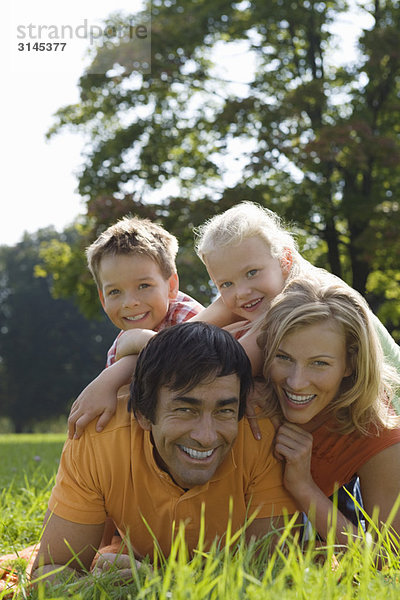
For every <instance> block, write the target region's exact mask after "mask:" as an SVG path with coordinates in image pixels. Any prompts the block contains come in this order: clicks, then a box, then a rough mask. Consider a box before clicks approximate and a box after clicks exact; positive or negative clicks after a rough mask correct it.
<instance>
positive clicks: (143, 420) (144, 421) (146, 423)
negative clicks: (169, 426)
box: [136, 412, 151, 431]
mask: <svg viewBox="0 0 400 600" xmlns="http://www.w3.org/2000/svg"><path fill="white" fill-rule="evenodd" d="M136 421H137V422H138V423H139V425H140V427H141V428H142V429H144V430H145V431H151V421H150V419H148V418H147V417H144V416H143V415H142V413H140V412H138V413H137V415H136Z"/></svg>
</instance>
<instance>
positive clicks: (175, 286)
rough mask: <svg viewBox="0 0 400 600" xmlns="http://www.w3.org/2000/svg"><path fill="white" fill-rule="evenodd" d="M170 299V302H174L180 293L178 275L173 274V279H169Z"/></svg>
mask: <svg viewBox="0 0 400 600" xmlns="http://www.w3.org/2000/svg"><path fill="white" fill-rule="evenodd" d="M168 286H169V290H168V298H169V299H170V300H174V298H176V297H177V295H178V292H179V277H178V273H172V275H171V277H170V278H169V279H168Z"/></svg>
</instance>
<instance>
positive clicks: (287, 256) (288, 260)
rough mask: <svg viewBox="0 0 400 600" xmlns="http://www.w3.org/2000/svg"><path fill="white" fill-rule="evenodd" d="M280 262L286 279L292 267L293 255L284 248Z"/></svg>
mask: <svg viewBox="0 0 400 600" xmlns="http://www.w3.org/2000/svg"><path fill="white" fill-rule="evenodd" d="M280 262H281V269H282V273H283V274H284V276H285V278H286V277H287V276H288V275H289V273H290V271H291V268H292V266H293V254H292V251H291V249H290V248H284V250H283V254H282V257H281V259H280Z"/></svg>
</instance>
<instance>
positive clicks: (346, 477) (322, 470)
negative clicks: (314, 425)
mask: <svg viewBox="0 0 400 600" xmlns="http://www.w3.org/2000/svg"><path fill="white" fill-rule="evenodd" d="M333 428H334V421H333V420H330V421H328V422H326V423H324V424H323V425H321V427H319V428H318V429H316V430H315V431H313V433H312V436H313V440H314V441H313V449H312V457H311V474H312V477H313V479H314V481H315V483H316V484H317V485H318V487H319V488H320V489H321V490H322V491H323V492H324V494H326V495H327V496H331V495H332V494H333V492H334V490H335V487H341V486H343V485H345V484H346V483H348V482H349V481H350V480H351V479H352V478H353V477H354V476H355V475H357V470H358V469H359V468H360V467H361V466H362V465H363V464H364V463H366V462H367V461H368V460H369V459H370V458H372V457H373V456H375V455H376V454H378V453H379V452H381V451H382V450H384V449H385V448H388V447H389V446H393V444H398V443H400V428H398V429H383V430H381V431H380V435H379V436H377V435H371V436H365V435H364V436H363V435H360V434H359V433H358V432H353V433H349V434H346V435H342V434H340V433H337V432H335V431H333Z"/></svg>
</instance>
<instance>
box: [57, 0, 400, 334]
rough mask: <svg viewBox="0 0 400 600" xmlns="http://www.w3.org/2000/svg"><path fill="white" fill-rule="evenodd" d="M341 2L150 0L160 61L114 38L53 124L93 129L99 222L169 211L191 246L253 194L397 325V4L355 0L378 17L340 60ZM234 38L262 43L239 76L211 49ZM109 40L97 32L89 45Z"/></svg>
mask: <svg viewBox="0 0 400 600" xmlns="http://www.w3.org/2000/svg"><path fill="white" fill-rule="evenodd" d="M149 7H150V3H149V5H148V9H149V10H150V8H149ZM346 10H347V4H346V2H345V1H339V2H337V1H333V0H327V1H324V2H319V1H318V2H317V1H315V0H304V1H301V2H294V1H293V0H271V1H270V2H268V3H265V2H264V3H262V2H252V1H250V0H246V1H245V2H240V3H237V2H229V1H227V0H217V1H216V2H215V1H213V2H211V0H196V2H195V1H194V0H172V1H171V0H165V1H162V0H156V1H155V2H153V12H152V59H151V74H140V73H132V71H131V69H130V68H128V66H127V62H126V53H123V56H122V53H121V57H120V58H118V51H117V50H118V47H119V46H118V39H115V40H114V42H113V49H112V53H113V54H112V57H113V61H114V63H113V68H112V69H109V70H108V71H106V72H105V73H103V74H100V75H93V74H91V73H90V69H88V71H87V72H85V73H84V74H83V75H82V77H81V79H80V82H79V85H80V90H81V101H80V102H79V103H78V104H76V105H72V106H67V107H64V108H62V109H60V110H59V111H58V113H57V115H56V121H55V124H54V127H53V128H52V130H51V131H50V132H49V135H52V134H54V133H56V132H58V131H60V130H61V129H62V128H63V127H67V126H68V127H72V129H74V128H77V127H79V128H80V130H81V129H82V128H84V129H86V131H87V132H88V135H89V138H90V141H91V145H90V148H89V150H88V151H87V153H86V155H85V162H84V165H83V167H82V172H81V174H80V177H79V191H80V193H81V194H82V196H83V197H84V198H86V200H87V218H88V223H91V225H90V230H91V234H92V237H94V236H95V234H96V233H97V232H98V231H99V227H100V228H101V227H103V226H104V225H106V224H108V222H109V220H110V221H111V220H114V219H115V215H118V214H119V213H120V212H121V208H123V211H124V212H129V211H131V212H134V213H137V214H139V215H140V214H142V215H144V216H147V215H151V216H152V217H153V218H156V219H158V220H160V221H161V222H163V223H164V224H165V225H166V226H167V228H169V229H170V230H171V231H172V232H173V233H175V234H177V235H178V237H179V238H180V240H181V243H182V246H183V248H184V250H183V252H182V255H181V256H182V258H185V259H186V260H188V256H189V247H190V246H191V245H192V240H191V230H192V228H193V226H196V225H197V224H199V223H200V222H201V221H203V220H204V219H205V218H206V217H208V216H212V215H213V214H214V213H215V212H217V211H218V212H219V211H222V210H225V209H226V208H228V207H229V206H232V205H233V204H235V203H237V202H239V201H241V200H243V199H248V200H253V201H257V202H259V203H261V204H263V205H265V206H267V207H269V208H271V209H273V210H275V211H276V212H278V213H279V214H281V215H282V216H283V217H285V218H286V219H287V220H288V221H290V222H294V223H295V224H296V226H297V228H298V229H299V232H300V233H301V235H302V236H303V239H305V240H306V242H307V244H306V252H307V248H308V247H309V248H310V252H312V254H313V258H315V260H316V262H317V264H319V265H320V266H324V267H327V268H328V269H329V270H331V271H332V272H333V273H335V274H337V275H339V276H340V277H342V278H344V279H345V280H346V281H348V282H349V283H350V284H351V285H352V286H353V287H354V288H356V289H357V290H359V291H360V292H361V293H362V294H364V295H366V296H367V298H368V300H369V301H370V303H371V304H372V306H373V308H374V309H375V310H377V311H379V309H381V312H382V314H384V316H385V319H386V320H387V321H388V324H389V325H391V326H393V325H399V324H400V291H399V289H400V286H398V285H397V286H396V285H394V284H392V285H390V282H392V281H393V280H394V281H395V282H398V281H399V277H400V275H399V271H398V257H399V253H400V241H399V236H398V235H396V231H398V230H399V226H400V210H399V202H398V194H399V182H400V125H399V122H398V118H397V115H398V114H399V110H400V5H399V2H398V1H397V0H392V1H390V0H375V1H374V2H366V1H359V2H358V3H357V10H358V11H360V12H361V13H364V14H368V15H370V17H371V21H372V23H373V25H372V26H371V28H370V29H369V30H365V31H362V34H361V36H360V39H359V56H358V58H357V59H356V60H354V61H353V62H352V63H346V64H344V65H335V64H334V62H333V61H332V58H331V57H332V54H331V52H332V47H333V44H334V42H335V39H334V36H333V35H332V33H331V25H332V23H333V22H334V20H335V19H336V18H337V17H338V16H339V15H340V14H341V13H343V12H345V11H346ZM118 18H119V17H118V16H116V15H114V16H113V17H112V18H111V20H110V23H111V22H112V23H116V22H118ZM138 18H139V19H140V16H139V17H138ZM228 45H231V46H232V47H233V48H234V49H236V50H237V49H238V48H243V47H244V48H245V51H246V52H247V54H248V56H249V57H253V59H254V64H255V68H254V70H253V71H250V72H249V82H248V84H247V85H245V86H241V87H240V88H238V86H237V85H234V82H232V81H227V80H226V79H225V80H224V78H223V77H222V76H221V74H220V71H218V69H217V67H216V64H215V62H216V60H217V59H216V57H217V56H218V54H217V53H216V50H217V49H219V50H221V48H223V47H226V46H228ZM107 55H108V56H109V55H110V47H109V46H106V45H104V46H98V47H97V48H96V54H95V56H94V60H95V61H100V60H103V63H104V64H105V63H107V60H106V58H107ZM238 142H240V144H241V146H240V147H241V148H242V149H243V150H242V155H241V156H240V160H239V161H237V168H236V167H235V168H236V174H234V173H232V171H234V170H235V169H232V167H231V166H230V165H231V163H230V160H229V157H231V156H232V152H233V148H234V144H235V143H238ZM228 176H229V182H228ZM166 184H169V185H170V186H171V185H175V188H176V192H173V193H171V192H169V194H168V196H167V192H165V193H166V195H165V196H164V197H163V200H162V201H159V200H158V201H155V200H154V197H153V196H152V195H151V194H150V192H153V193H154V191H155V190H160V193H161V192H162V191H165V190H168V189H170V188H166ZM104 206H106V207H107V210H108V216H109V218H110V219H109V220H108V218H107V223H104V220H103V215H104V210H103V209H104ZM114 211H115V212H114ZM186 244H188V245H186ZM194 264H195V263H194V262H193V259H190V277H191V281H192V285H194V289H195V291H196V292H198V291H199V289H200V286H203V288H204V287H205V285H206V282H207V277H206V275H205V273H204V271H202V272H201V273H200V274H199V279H198V280H197V281H196V279H195V278H196V277H197V274H196V273H195V271H194V270H193V269H192V268H193V265H194ZM178 265H179V262H178ZM389 265H390V266H389ZM179 268H181V265H179ZM56 269H57V268H56V267H55V270H54V265H53V271H52V272H53V273H54V272H56ZM188 281H189V280H188ZM201 299H204V298H201Z"/></svg>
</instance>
